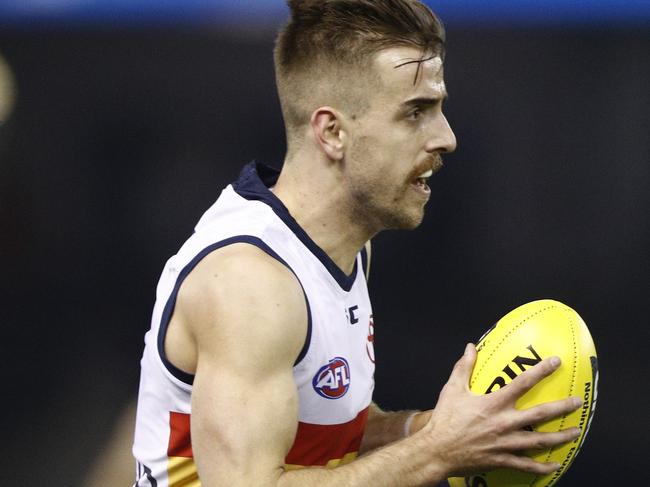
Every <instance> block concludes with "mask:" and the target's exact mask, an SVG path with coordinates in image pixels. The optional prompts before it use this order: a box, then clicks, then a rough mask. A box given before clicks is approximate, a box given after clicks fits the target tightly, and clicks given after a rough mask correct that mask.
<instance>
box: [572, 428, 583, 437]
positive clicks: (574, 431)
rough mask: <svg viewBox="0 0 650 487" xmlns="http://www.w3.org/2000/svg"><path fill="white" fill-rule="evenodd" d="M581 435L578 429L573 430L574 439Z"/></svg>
mask: <svg viewBox="0 0 650 487" xmlns="http://www.w3.org/2000/svg"><path fill="white" fill-rule="evenodd" d="M581 433H582V431H581V430H580V428H573V436H574V438H577V437H578V436H580V434H581Z"/></svg>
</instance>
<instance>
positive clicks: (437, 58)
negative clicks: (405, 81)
mask: <svg viewBox="0 0 650 487" xmlns="http://www.w3.org/2000/svg"><path fill="white" fill-rule="evenodd" d="M428 61H432V62H433V63H434V64H436V65H437V66H436V67H437V69H436V74H438V73H439V72H440V70H441V69H442V59H440V56H439V55H438V54H434V55H432V56H430V57H428V58H421V59H409V60H408V61H405V62H403V63H400V64H398V65H397V66H395V67H394V69H398V68H401V67H403V66H408V65H409V64H417V65H418V66H417V69H416V70H415V78H413V86H415V85H416V84H417V82H418V78H419V77H420V73H421V72H422V65H423V64H424V63H426V62H428Z"/></svg>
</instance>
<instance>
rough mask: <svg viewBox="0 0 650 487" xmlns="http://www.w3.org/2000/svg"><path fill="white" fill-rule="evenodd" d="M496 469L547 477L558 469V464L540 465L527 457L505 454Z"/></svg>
mask: <svg viewBox="0 0 650 487" xmlns="http://www.w3.org/2000/svg"><path fill="white" fill-rule="evenodd" d="M498 467H500V468H512V469H515V470H521V471H522V472H528V473H532V474H535V475H548V474H551V473H553V472H555V471H556V470H557V469H558V468H560V464H558V463H556V462H550V463H541V462H537V461H535V460H533V459H532V458H529V457H524V456H521V457H520V456H518V455H510V454H505V455H502V456H501V458H500V459H499V462H498Z"/></svg>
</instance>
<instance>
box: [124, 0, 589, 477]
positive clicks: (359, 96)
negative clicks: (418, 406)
mask: <svg viewBox="0 0 650 487" xmlns="http://www.w3.org/2000/svg"><path fill="white" fill-rule="evenodd" d="M289 5H290V7H291V11H292V17H291V20H290V22H289V24H288V25H287V26H286V27H285V28H284V30H283V31H282V32H281V33H280V34H279V36H278V39H277V44H276V49H275V66H276V76H277V84H278V92H279V96H280V101H281V104H282V110H283V115H284V118H285V124H286V129H287V143H288V150H287V155H286V158H285V161H284V166H283V169H282V172H281V173H279V174H278V173H277V172H275V171H274V170H272V169H270V168H268V167H266V166H263V165H261V164H256V163H253V164H250V165H248V166H246V167H245V168H244V170H243V171H242V174H241V176H240V178H239V180H238V181H236V182H235V183H233V184H232V185H230V186H228V187H227V188H226V189H225V190H224V191H223V192H222V194H221V196H220V197H219V199H218V200H217V202H216V203H215V204H214V205H213V206H212V207H211V208H210V209H209V210H208V211H207V212H206V213H205V214H204V216H203V217H202V218H201V220H200V221H199V223H198V225H197V227H196V231H195V233H194V235H193V236H192V237H191V238H190V239H189V240H188V241H187V242H186V243H185V244H184V245H183V246H182V248H181V249H180V251H179V252H178V254H176V255H175V256H173V257H172V258H171V259H170V260H169V261H168V262H167V265H166V267H165V269H164V271H163V274H162V276H161V278H160V282H159V285H158V289H157V300H156V305H155V307H154V312H153V319H152V329H151V331H150V332H149V333H148V334H147V338H146V348H145V352H144V356H143V359H142V378H141V385H140V395H139V403H138V412H137V422H136V436H135V445H134V453H135V456H136V458H137V460H138V480H137V482H136V485H138V486H140V487H142V486H149V485H152V486H158V487H162V486H166V485H169V486H180V485H197V486H198V485H202V486H203V487H216V486H228V487H232V486H282V487H290V486H291V487H292V486H300V487H306V486H315V485H318V486H319V487H327V486H374V487H382V486H386V487H397V486H423V485H436V484H438V483H440V482H442V481H444V479H445V478H446V477H448V476H450V475H452V474H462V473H466V472H472V471H484V470H486V469H491V468H495V467H511V468H517V469H521V470H525V471H530V472H537V473H540V474H546V473H550V472H551V471H553V470H554V469H556V468H557V467H558V466H557V465H553V464H543V463H538V462H534V461H533V460H531V459H530V458H527V457H523V456H519V455H517V452H519V451H522V450H526V449H531V448H540V447H543V446H550V445H557V444H561V443H563V442H567V441H570V440H573V439H574V438H576V437H577V434H578V433H577V431H574V430H567V431H562V432H559V433H545V434H544V433H536V432H529V431H525V430H524V429H523V428H524V427H525V426H527V425H530V424H535V423H538V422H541V421H544V420H547V419H549V418H551V417H555V416H558V415H561V414H564V413H567V412H569V411H572V410H574V409H576V408H577V407H578V406H579V401H577V400H576V399H575V398H567V399H566V400H563V401H558V402H555V403H548V404H544V405H542V406H539V407H536V408H533V409H530V410H526V411H517V410H516V409H515V407H514V404H515V401H516V399H517V398H518V397H519V396H521V395H522V394H523V393H524V392H525V391H526V390H528V389H529V388H530V387H532V386H533V385H534V384H535V383H537V382H538V381H539V380H541V379H542V378H543V377H545V376H547V375H548V374H550V373H551V372H552V371H553V370H554V369H555V368H557V366H558V364H557V363H556V361H555V362H553V361H551V360H546V361H544V362H542V363H541V364H540V365H538V366H536V367H534V368H531V369H529V370H528V371H527V372H525V373H523V374H521V375H520V376H519V377H518V378H517V379H515V380H514V381H513V382H512V383H511V384H510V385H509V386H508V387H506V388H504V389H502V390H499V391H497V392H495V393H493V394H491V395H489V396H475V395H474V394H472V393H470V392H469V389H468V381H469V376H470V374H471V371H472V367H473V364H474V360H475V357H476V350H475V348H474V347H473V345H468V346H467V348H466V351H465V354H464V355H463V357H462V358H461V359H460V360H459V361H458V363H457V364H456V366H455V368H454V371H453V372H452V374H451V377H450V379H449V382H448V383H447V384H446V386H445V387H444V388H443V390H442V392H441V394H440V397H439V400H438V403H437V405H436V407H435V408H434V409H433V410H431V411H425V412H400V413H387V412H383V411H381V410H380V409H379V408H378V407H377V406H376V405H375V404H374V403H372V391H373V385H374V383H373V373H374V351H373V349H372V311H371V307H370V301H369V299H368V292H367V287H366V279H365V276H364V272H363V271H364V270H365V271H366V273H367V269H368V266H369V260H370V251H369V250H370V247H369V245H368V244H367V242H369V241H370V239H371V238H372V237H373V236H374V235H376V234H377V233H378V232H380V231H382V230H385V229H389V228H401V229H413V228H415V227H417V226H418V225H419V224H420V222H421V221H422V218H423V214H424V207H425V205H426V203H427V200H428V199H429V195H430V190H429V187H428V186H427V179H428V178H429V177H431V176H432V175H433V174H434V173H435V172H436V171H438V170H439V169H440V168H441V167H442V162H441V154H442V153H446V152H450V151H453V150H454V148H455V146H456V140H455V137H454V134H453V132H452V131H451V129H450V127H449V125H448V123H447V120H446V119H445V117H444V115H443V113H442V103H443V100H444V99H445V97H446V96H447V91H446V87H445V83H444V78H443V66H442V64H443V57H444V32H443V28H442V25H441V24H440V22H439V21H438V19H437V18H436V17H435V16H434V15H433V14H432V13H431V11H430V10H428V8H427V7H425V6H424V5H423V4H421V3H419V2H418V1H416V0H302V1H300V0H290V1H289ZM360 453H363V456H361V457H359V458H357V457H358V455H359V454H360ZM303 467H320V468H303ZM323 467H330V468H323ZM199 479H200V480H199Z"/></svg>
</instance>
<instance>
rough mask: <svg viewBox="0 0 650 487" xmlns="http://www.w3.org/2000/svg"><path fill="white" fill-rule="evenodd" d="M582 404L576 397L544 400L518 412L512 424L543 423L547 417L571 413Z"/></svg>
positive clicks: (521, 426)
mask: <svg viewBox="0 0 650 487" xmlns="http://www.w3.org/2000/svg"><path fill="white" fill-rule="evenodd" d="M580 406H582V401H581V400H580V399H579V398H577V397H569V398H567V399H561V400H559V401H553V402H546V403H543V404H540V405H538V406H534V407H532V408H529V409H524V410H521V411H520V412H519V414H518V415H517V419H516V420H515V423H514V426H515V427H516V428H523V427H525V426H530V425H534V424H539V423H543V422H544V421H548V420H549V419H553V418H557V417H560V416H562V415H564V414H568V413H571V412H573V411H575V410H576V409H578V408H579V407H580Z"/></svg>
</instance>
